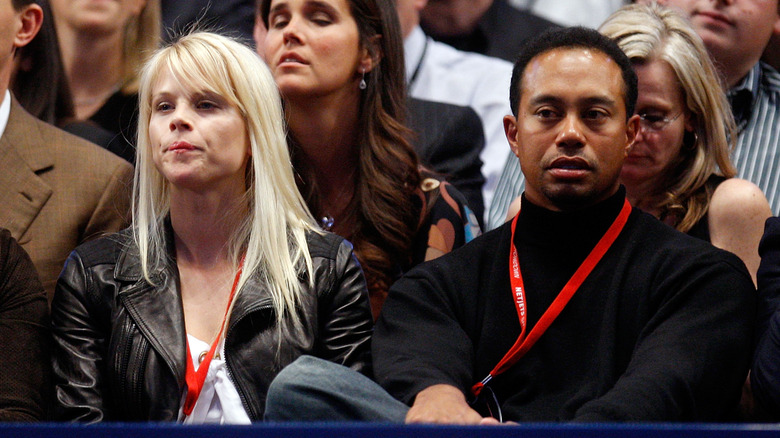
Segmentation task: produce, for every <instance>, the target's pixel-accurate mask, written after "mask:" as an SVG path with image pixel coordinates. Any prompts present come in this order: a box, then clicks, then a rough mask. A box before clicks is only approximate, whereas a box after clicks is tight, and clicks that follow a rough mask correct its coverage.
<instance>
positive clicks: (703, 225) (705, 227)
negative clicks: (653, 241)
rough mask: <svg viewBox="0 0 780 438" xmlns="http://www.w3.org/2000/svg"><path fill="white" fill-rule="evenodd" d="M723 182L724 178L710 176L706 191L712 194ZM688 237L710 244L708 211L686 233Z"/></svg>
mask: <svg viewBox="0 0 780 438" xmlns="http://www.w3.org/2000/svg"><path fill="white" fill-rule="evenodd" d="M723 181H726V177H724V176H720V175H715V174H712V175H710V177H709V178H708V179H707V182H706V185H707V186H708V189H709V190H711V191H712V193H714V192H715V189H717V188H718V186H719V185H720V183H722V182H723ZM687 234H688V235H689V236H693V237H696V238H698V239H701V240H703V241H705V242H711V240H710V214H709V209H707V212H706V213H704V216H702V217H701V219H699V221H698V222H696V223H695V224H694V225H693V226H692V227H691V229H690V230H688V233H687Z"/></svg>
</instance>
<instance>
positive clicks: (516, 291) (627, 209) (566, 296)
mask: <svg viewBox="0 0 780 438" xmlns="http://www.w3.org/2000/svg"><path fill="white" fill-rule="evenodd" d="M629 214H631V204H629V203H628V199H626V200H625V201H624V202H623V208H622V209H621V210H620V213H619V214H618V216H617V217H616V218H615V221H614V222H612V225H610V227H609V229H608V230H607V232H606V233H604V235H603V236H602V237H601V240H599V242H598V243H597V244H596V246H595V247H594V248H593V250H592V251H591V252H590V254H588V257H587V258H585V261H584V262H582V264H581V265H580V267H579V268H577V271H576V272H575V273H574V275H572V276H571V278H570V279H569V281H568V282H567V283H566V285H565V286H563V289H561V291H560V292H559V293H558V296H557V297H555V300H554V301H553V303H552V304H550V307H548V308H547V310H546V311H545V312H544V314H543V315H542V317H541V318H539V321H538V322H537V323H536V325H534V328H533V329H532V330H531V332H530V333H528V336H527V337H526V336H525V329H526V324H527V315H526V305H525V286H524V285H523V276H522V274H521V273H520V261H519V259H518V257H517V248H516V247H515V227H516V226H517V218H518V217H519V216H520V214H519V213H518V215H517V216H515V218H514V220H513V221H512V248H511V250H510V251H509V277H510V281H511V283H512V296H513V297H514V300H515V307H517V317H518V318H519V319H520V336H518V337H517V340H516V341H515V344H514V345H512V348H510V349H509V351H508V352H507V353H506V355H504V357H503V358H502V359H501V360H500V361H499V362H498V364H496V366H495V368H493V371H491V372H490V374H488V375H487V377H485V378H484V379H482V381H480V382H478V383H476V384H475V385H474V386H473V387H472V388H471V392H472V393H473V394H474V395H475V396H478V395H479V393H480V392H481V391H482V388H483V387H484V386H485V385H486V384H487V383H488V382H489V381H490V380H491V379H492V378H493V377H495V376H497V375H499V374H501V373H503V372H504V371H506V370H508V369H509V368H511V367H512V365H514V364H515V363H517V361H518V360H520V358H521V357H523V355H525V354H526V353H527V352H528V350H530V349H531V347H532V346H533V345H534V343H536V341H537V340H538V339H539V338H540V337H541V336H542V334H543V333H544V332H545V330H547V328H548V327H550V324H552V323H553V321H555V318H557V317H558V315H559V314H560V313H561V311H562V310H563V308H564V307H566V304H567V303H568V302H569V300H570V299H571V297H572V296H574V293H575V292H577V289H579V288H580V286H581V285H582V283H583V282H584V281H585V279H586V278H587V277H588V275H589V274H590V272H591V271H593V268H595V267H596V265H597V264H598V263H599V261H600V260H601V258H602V257H603V256H604V254H605V253H606V252H607V250H609V248H610V247H611V246H612V244H613V243H614V242H615V239H617V237H618V235H620V232H621V231H622V230H623V227H624V226H625V225H626V221H628V216H629Z"/></svg>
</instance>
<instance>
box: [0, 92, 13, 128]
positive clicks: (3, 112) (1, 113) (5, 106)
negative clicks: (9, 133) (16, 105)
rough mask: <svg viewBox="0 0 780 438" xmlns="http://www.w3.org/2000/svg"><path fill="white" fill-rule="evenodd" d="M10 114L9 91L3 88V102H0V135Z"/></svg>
mask: <svg viewBox="0 0 780 438" xmlns="http://www.w3.org/2000/svg"><path fill="white" fill-rule="evenodd" d="M10 116H11V92H10V91H8V90H5V96H3V103H2V104H0V137H2V136H3V133H5V127H6V126H7V125H8V117H10Z"/></svg>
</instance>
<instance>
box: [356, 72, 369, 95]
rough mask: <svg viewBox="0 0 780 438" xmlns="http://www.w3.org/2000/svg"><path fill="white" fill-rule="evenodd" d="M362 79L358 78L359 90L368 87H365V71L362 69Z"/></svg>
mask: <svg viewBox="0 0 780 438" xmlns="http://www.w3.org/2000/svg"><path fill="white" fill-rule="evenodd" d="M362 73H363V77H361V78H360V84H359V85H358V88H360V89H361V90H365V89H366V87H368V85H366V69H362Z"/></svg>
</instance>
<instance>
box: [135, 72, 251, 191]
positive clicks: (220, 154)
mask: <svg viewBox="0 0 780 438" xmlns="http://www.w3.org/2000/svg"><path fill="white" fill-rule="evenodd" d="M149 140H150V147H151V148H152V159H153V161H154V164H155V166H156V167H157V170H158V171H159V172H160V173H161V174H162V175H163V176H164V177H165V179H166V180H168V181H169V182H170V183H171V184H172V185H173V186H174V187H178V188H183V189H188V190H194V191H204V190H219V188H220V187H221V186H225V187H230V189H232V190H235V189H238V190H242V189H243V188H244V187H245V181H244V175H245V171H246V166H247V161H248V159H249V156H250V149H249V141H248V138H247V133H246V123H245V122H244V118H243V117H242V116H241V114H240V112H239V111H238V109H237V108H236V107H235V106H233V105H231V104H230V103H229V102H228V101H227V100H226V99H225V98H224V97H222V96H220V95H217V94H213V93H207V92H198V91H193V90H189V89H185V88H184V87H182V85H181V84H180V83H179V81H178V80H176V78H175V77H174V76H173V74H172V73H170V72H169V71H168V70H167V69H166V71H165V72H164V73H162V74H161V75H160V77H159V79H158V80H157V82H156V84H155V86H154V87H153V88H152V110H151V118H150V120H149Z"/></svg>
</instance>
